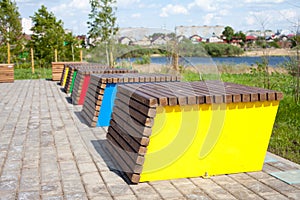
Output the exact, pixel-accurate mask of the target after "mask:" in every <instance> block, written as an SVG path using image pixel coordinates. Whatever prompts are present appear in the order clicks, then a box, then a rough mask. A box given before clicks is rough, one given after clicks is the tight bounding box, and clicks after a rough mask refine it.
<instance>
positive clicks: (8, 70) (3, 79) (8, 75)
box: [0, 64, 15, 83]
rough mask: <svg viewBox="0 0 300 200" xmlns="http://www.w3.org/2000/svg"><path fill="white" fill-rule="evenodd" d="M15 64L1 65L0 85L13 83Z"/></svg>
mask: <svg viewBox="0 0 300 200" xmlns="http://www.w3.org/2000/svg"><path fill="white" fill-rule="evenodd" d="M14 81H15V77H14V64H0V83H13V82H14Z"/></svg>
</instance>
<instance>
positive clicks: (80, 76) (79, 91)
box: [71, 68, 137, 105]
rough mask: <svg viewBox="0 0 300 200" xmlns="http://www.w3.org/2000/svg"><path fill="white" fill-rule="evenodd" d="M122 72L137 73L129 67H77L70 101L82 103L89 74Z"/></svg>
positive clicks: (76, 103) (88, 81) (77, 103)
mask: <svg viewBox="0 0 300 200" xmlns="http://www.w3.org/2000/svg"><path fill="white" fill-rule="evenodd" d="M119 73H120V74H124V73H137V71H136V70H131V69H118V68H113V69H98V68H92V69H79V70H78V72H77V76H76V79H75V83H74V87H73V91H72V94H71V97H72V103H73V104H74V105H83V103H84V99H85V96H86V92H87V89H88V86H89V83H90V75H91V74H119Z"/></svg>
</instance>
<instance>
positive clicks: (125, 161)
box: [107, 137, 143, 174]
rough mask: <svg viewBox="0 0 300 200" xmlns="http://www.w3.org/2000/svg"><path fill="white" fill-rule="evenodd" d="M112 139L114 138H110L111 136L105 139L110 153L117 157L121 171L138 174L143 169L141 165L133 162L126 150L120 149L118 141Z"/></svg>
mask: <svg viewBox="0 0 300 200" xmlns="http://www.w3.org/2000/svg"><path fill="white" fill-rule="evenodd" d="M112 140H114V139H113V138H111V137H110V139H108V140H107V141H108V143H109V144H110V150H109V151H110V152H111V154H112V155H113V157H114V158H115V159H116V158H117V161H118V163H120V164H121V167H122V170H123V172H126V173H137V174H140V173H141V172H142V170H143V166H142V165H138V164H136V163H134V162H133V161H132V160H131V159H130V157H129V155H128V154H127V152H126V151H124V150H123V149H122V147H121V146H120V145H119V144H118V142H116V141H112ZM120 158H121V159H120Z"/></svg>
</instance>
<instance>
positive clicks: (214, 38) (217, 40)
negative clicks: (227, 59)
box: [206, 33, 224, 43]
mask: <svg viewBox="0 0 300 200" xmlns="http://www.w3.org/2000/svg"><path fill="white" fill-rule="evenodd" d="M206 42H208V43H223V42H224V41H223V39H220V38H219V37H218V36H217V35H216V34H215V33H213V34H212V36H211V37H209V38H208V39H207V40H206Z"/></svg>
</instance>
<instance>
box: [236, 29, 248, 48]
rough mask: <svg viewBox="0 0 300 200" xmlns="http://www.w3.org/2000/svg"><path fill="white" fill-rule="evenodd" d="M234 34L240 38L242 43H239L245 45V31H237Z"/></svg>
mask: <svg viewBox="0 0 300 200" xmlns="http://www.w3.org/2000/svg"><path fill="white" fill-rule="evenodd" d="M234 36H235V37H236V38H238V39H240V40H242V43H241V44H240V45H241V46H242V47H243V46H244V45H245V43H246V35H245V33H243V32H242V31H239V32H237V33H235V34H234Z"/></svg>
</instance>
